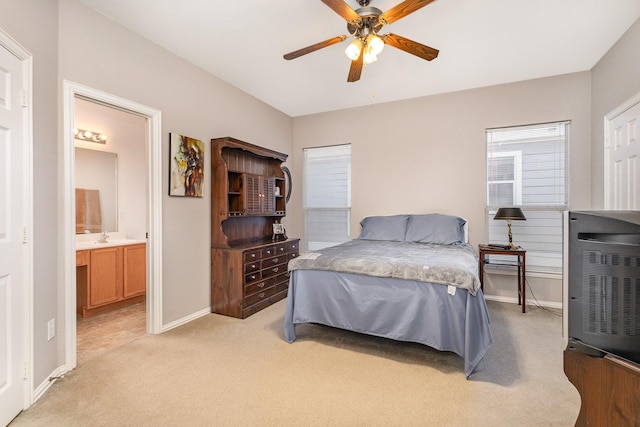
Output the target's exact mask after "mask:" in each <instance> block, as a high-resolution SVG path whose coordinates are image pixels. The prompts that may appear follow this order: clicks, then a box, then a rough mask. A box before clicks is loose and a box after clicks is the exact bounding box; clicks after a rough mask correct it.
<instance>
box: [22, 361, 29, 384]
mask: <svg viewBox="0 0 640 427" xmlns="http://www.w3.org/2000/svg"><path fill="white" fill-rule="evenodd" d="M27 378H29V364H28V363H27V362H24V373H23V377H22V379H25V380H26V379H27Z"/></svg>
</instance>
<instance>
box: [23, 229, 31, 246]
mask: <svg viewBox="0 0 640 427" xmlns="http://www.w3.org/2000/svg"><path fill="white" fill-rule="evenodd" d="M28 237H29V229H28V228H27V227H22V243H28V242H29V238H28Z"/></svg>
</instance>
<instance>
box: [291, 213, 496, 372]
mask: <svg viewBox="0 0 640 427" xmlns="http://www.w3.org/2000/svg"><path fill="white" fill-rule="evenodd" d="M360 224H361V225H362V232H361V233H360V236H359V237H358V238H357V239H354V240H351V241H349V242H346V243H343V244H340V245H337V246H333V247H330V248H326V249H322V250H318V251H314V252H309V253H305V254H302V255H301V256H300V257H298V258H296V259H293V260H291V261H290V262H289V271H290V274H291V277H290V284H289V291H288V297H287V305H286V313H285V324H284V334H285V339H286V340H287V341H288V342H290V343H292V342H294V341H295V340H296V330H295V325H297V324H302V323H317V324H323V325H327V326H331V327H336V328H341V329H347V330H350V331H354V332H359V333H364V334H369V335H374V336H380V337H385V338H390V339H394V340H399V341H409V342H417V343H421V344H424V345H427V346H429V347H432V348H435V349H437V350H440V351H450V352H454V353H456V354H458V355H459V356H461V357H462V358H464V373H465V376H466V377H467V378H469V376H470V375H471V374H472V373H473V372H474V371H476V370H477V369H479V367H480V366H481V362H482V360H483V358H484V356H485V354H486V352H487V349H488V348H489V346H490V345H491V342H492V337H491V330H490V327H489V326H490V325H489V324H490V319H489V313H488V310H487V306H486V302H485V300H484V296H483V294H482V291H481V290H480V281H479V278H478V257H477V255H476V253H475V252H474V250H473V248H472V247H471V246H470V245H469V244H468V242H467V227H466V221H465V220H464V219H462V218H460V217H456V216H451V215H441V214H423V215H391V216H373V217H367V218H365V219H363V220H362V222H361V223H360Z"/></svg>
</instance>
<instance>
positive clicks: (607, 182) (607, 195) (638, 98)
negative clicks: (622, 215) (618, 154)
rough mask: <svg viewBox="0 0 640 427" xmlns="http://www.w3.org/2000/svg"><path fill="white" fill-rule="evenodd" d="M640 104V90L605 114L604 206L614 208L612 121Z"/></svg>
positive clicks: (608, 208)
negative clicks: (611, 157) (611, 160)
mask: <svg viewBox="0 0 640 427" xmlns="http://www.w3.org/2000/svg"><path fill="white" fill-rule="evenodd" d="M636 104H640V92H638V93H636V94H635V95H633V96H632V97H631V98H629V99H627V100H626V101H625V102H623V103H622V104H620V105H619V106H617V107H616V108H614V109H613V110H611V111H610V112H609V113H608V114H607V115H605V116H604V208H605V210H610V209H613V207H612V200H611V199H612V197H611V186H612V185H613V183H612V182H611V177H610V175H611V165H610V156H609V150H610V149H611V143H612V141H611V122H612V121H613V120H614V119H615V118H616V117H618V116H619V115H620V114H622V113H624V112H625V111H627V110H629V109H630V108H633V107H635V106H636Z"/></svg>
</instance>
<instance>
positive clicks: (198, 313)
mask: <svg viewBox="0 0 640 427" xmlns="http://www.w3.org/2000/svg"><path fill="white" fill-rule="evenodd" d="M207 314H211V307H209V308H205V309H203V310H200V311H196V312H195V313H193V314H190V315H188V316H186V317H183V318H182V319H178V320H174V321H173V322H171V323H167V324H166V325H163V326H162V332H167V331H170V330H171V329H173V328H177V327H178V326H182V325H184V324H187V323H189V322H191V321H193V320H196V319H198V318H200V317H202V316H206V315H207Z"/></svg>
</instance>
